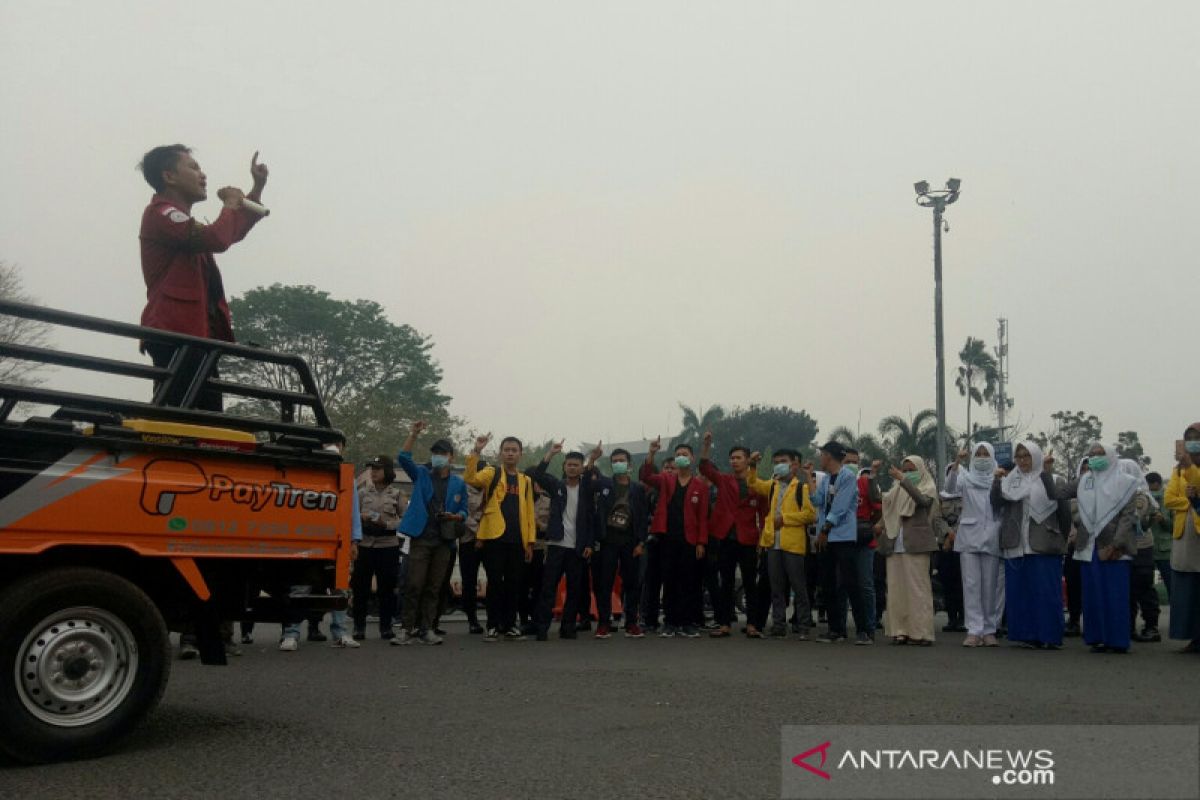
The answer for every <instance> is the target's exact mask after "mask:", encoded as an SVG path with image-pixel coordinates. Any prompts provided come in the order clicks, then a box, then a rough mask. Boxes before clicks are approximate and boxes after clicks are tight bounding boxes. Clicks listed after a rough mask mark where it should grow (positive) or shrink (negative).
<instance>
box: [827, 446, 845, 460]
mask: <svg viewBox="0 0 1200 800" xmlns="http://www.w3.org/2000/svg"><path fill="white" fill-rule="evenodd" d="M821 452H822V453H828V454H829V455H831V456H833V457H834V458H836V459H837V460H838V461H844V460H845V458H846V447H845V445H843V444H842V443H841V442H826V443H825V444H823V445H821Z"/></svg>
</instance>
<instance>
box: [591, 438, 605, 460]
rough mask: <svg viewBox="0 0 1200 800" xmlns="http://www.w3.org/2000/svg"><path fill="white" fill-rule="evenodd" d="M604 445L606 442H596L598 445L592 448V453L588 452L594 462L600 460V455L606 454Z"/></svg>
mask: <svg viewBox="0 0 1200 800" xmlns="http://www.w3.org/2000/svg"><path fill="white" fill-rule="evenodd" d="M603 445H604V442H596V446H595V447H593V448H592V451H591V452H590V453H588V458H589V459H590V460H591V462H592V463H593V464H594V463H596V462H597V461H599V460H600V457H601V456H603V455H604V447H603Z"/></svg>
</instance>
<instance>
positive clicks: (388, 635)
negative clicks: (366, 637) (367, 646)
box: [379, 628, 396, 641]
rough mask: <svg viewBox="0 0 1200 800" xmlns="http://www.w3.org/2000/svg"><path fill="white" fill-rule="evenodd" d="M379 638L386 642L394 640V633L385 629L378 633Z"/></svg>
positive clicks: (389, 629)
mask: <svg viewBox="0 0 1200 800" xmlns="http://www.w3.org/2000/svg"><path fill="white" fill-rule="evenodd" d="M379 638H380V639H383V640H384V641H387V640H388V639H394V638H396V632H395V631H394V630H392V629H391V628H386V629H384V630H382V631H380V632H379Z"/></svg>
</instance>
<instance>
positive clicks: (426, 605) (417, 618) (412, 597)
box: [392, 420, 469, 645]
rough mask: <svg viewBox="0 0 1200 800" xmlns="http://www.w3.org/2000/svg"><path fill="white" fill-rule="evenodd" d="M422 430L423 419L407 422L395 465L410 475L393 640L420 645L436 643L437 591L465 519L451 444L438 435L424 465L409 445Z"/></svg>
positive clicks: (464, 497) (463, 488)
mask: <svg viewBox="0 0 1200 800" xmlns="http://www.w3.org/2000/svg"><path fill="white" fill-rule="evenodd" d="M423 430H425V423H424V421H420V420H418V421H417V422H414V423H413V424H412V428H411V429H410V431H409V433H408V439H406V440H405V442H404V446H403V448H402V449H401V450H400V455H399V456H397V457H396V460H397V461H398V462H399V464H400V469H402V470H404V472H405V474H407V475H408V477H409V478H411V479H412V482H413V493H412V499H411V500H409V503H408V508H407V509H406V510H405V512H404V517H403V518H402V519H401V520H400V534H401V535H402V536H407V537H409V538H410V539H412V547H411V548H410V549H409V554H408V581H407V583H406V585H405V588H404V608H403V612H402V619H401V627H402V630H401V631H400V633H399V635H398V636H396V638H394V639H392V644H394V645H406V644H410V643H412V642H413V641H418V642H420V643H422V644H441V643H442V637H440V636H438V635H437V634H436V633H434V630H433V629H434V627H435V625H434V622H435V621H436V619H437V612H438V595H439V594H440V592H441V589H442V584H443V583H445V581H446V572H447V571H448V570H449V569H450V556H451V554H452V553H453V552H454V547H455V543H456V542H457V541H458V533H459V530H460V526H461V525H462V524H463V523H464V522H466V520H467V513H468V510H469V507H468V505H467V484H466V483H465V482H464V481H463V479H462V478H461V477H459V476H458V475H455V474H453V473H452V472H451V471H450V463H451V461H452V460H453V459H454V445H453V444H451V443H450V442H449V441H448V440H446V439H439V440H437V441H436V442H434V443H433V446H432V447H430V448H429V450H430V453H431V455H430V458H429V465H428V466H426V465H424V464H417V463H416V462H415V461H413V455H412V449H413V447H414V446H415V445H416V443H417V437H418V436H420V435H421V431H423Z"/></svg>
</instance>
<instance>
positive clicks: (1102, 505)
mask: <svg viewBox="0 0 1200 800" xmlns="http://www.w3.org/2000/svg"><path fill="white" fill-rule="evenodd" d="M1096 447H1103V448H1104V455H1105V457H1107V458H1108V464H1109V467H1108V469H1106V470H1104V471H1103V472H1096V471H1095V470H1089V471H1088V472H1087V474H1085V475H1084V476H1083V479H1082V480H1080V481H1079V491H1078V493H1077V495H1076V496H1077V498H1078V499H1079V521H1080V522H1081V523H1083V527H1084V528H1086V529H1087V531H1088V533H1090V534H1091V535H1092V536H1098V535H1099V534H1100V531H1102V530H1104V528H1105V526H1107V525H1108V523H1110V522H1112V521H1113V518H1114V517H1116V516H1117V514H1119V513H1121V509H1123V508H1125V506H1127V505H1129V501H1130V500H1132V499H1133V496H1134V495H1135V494H1136V493H1137V490H1138V483H1139V481H1138V480H1137V479H1136V478H1134V477H1133V475H1131V474H1129V472H1127V471H1126V470H1125V469H1123V468H1122V467H1121V464H1120V459H1119V458H1118V457H1117V451H1116V448H1113V447H1109V446H1107V445H1101V444H1099V443H1096V444H1093V445H1092V446H1091V447H1089V448H1088V450H1089V451H1091V450H1092V449H1094V448H1096Z"/></svg>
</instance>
